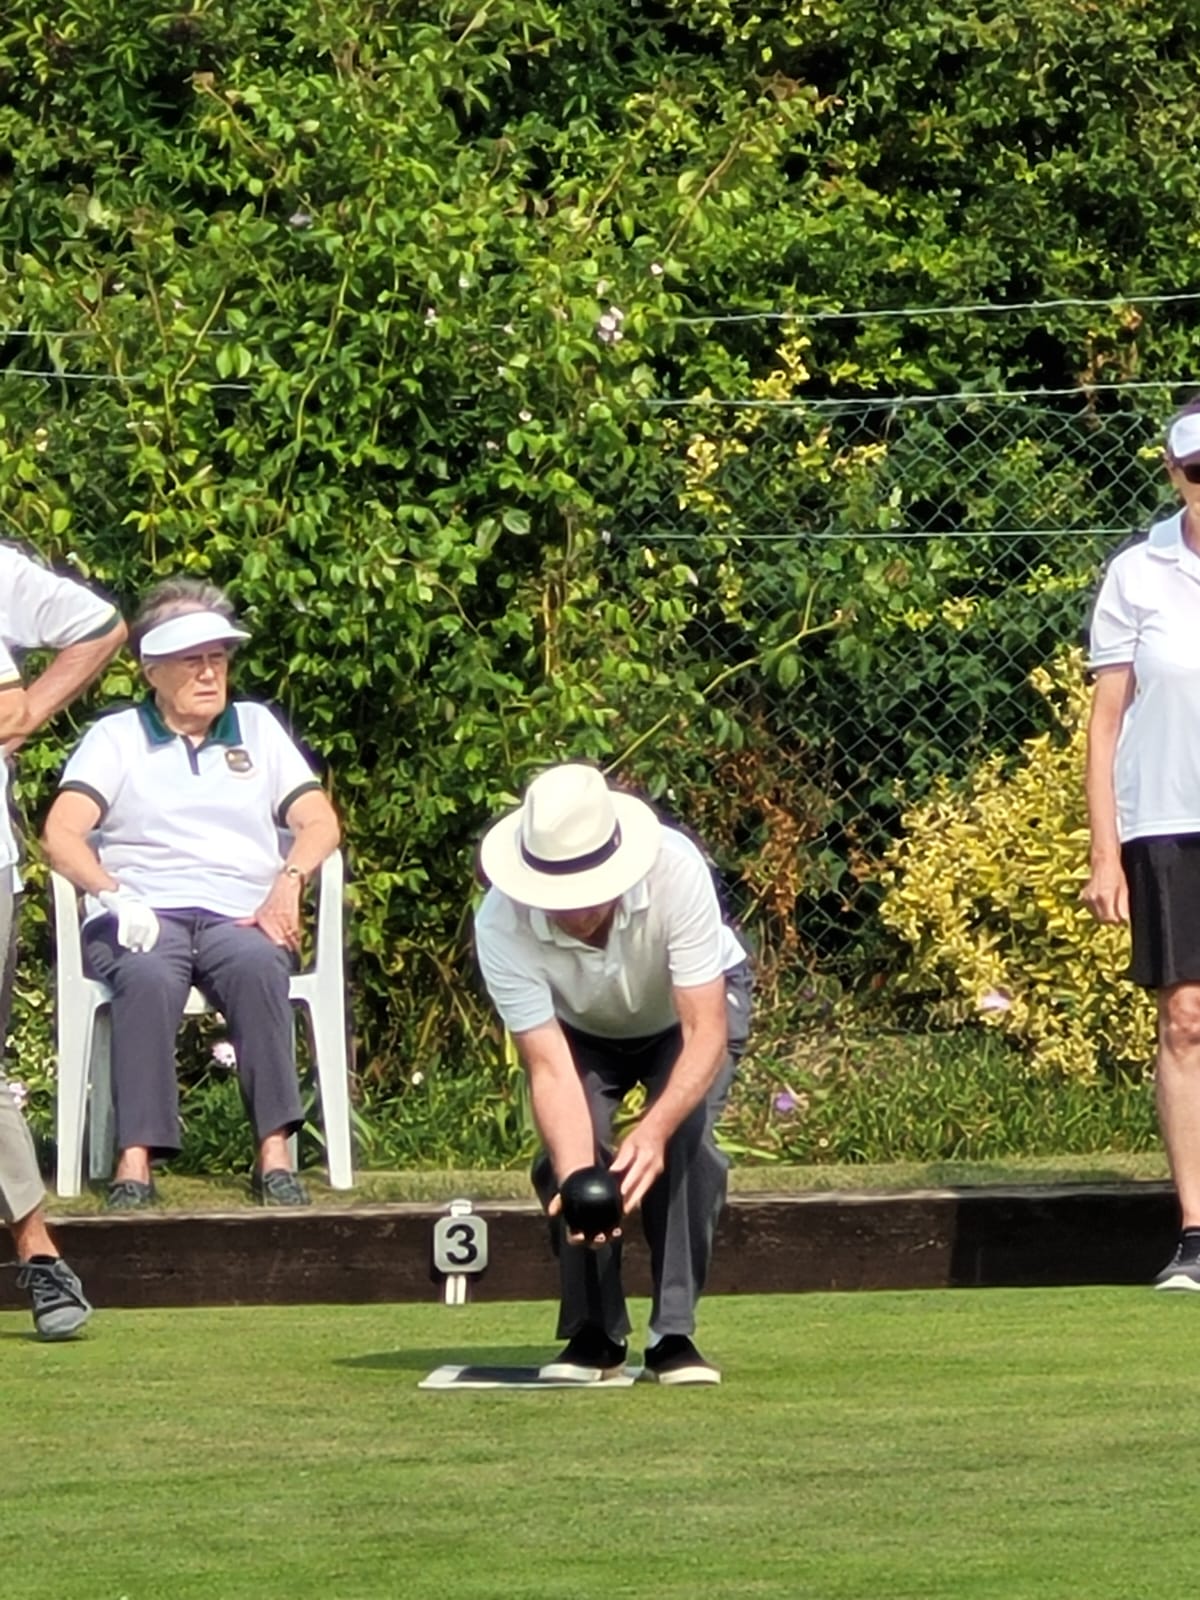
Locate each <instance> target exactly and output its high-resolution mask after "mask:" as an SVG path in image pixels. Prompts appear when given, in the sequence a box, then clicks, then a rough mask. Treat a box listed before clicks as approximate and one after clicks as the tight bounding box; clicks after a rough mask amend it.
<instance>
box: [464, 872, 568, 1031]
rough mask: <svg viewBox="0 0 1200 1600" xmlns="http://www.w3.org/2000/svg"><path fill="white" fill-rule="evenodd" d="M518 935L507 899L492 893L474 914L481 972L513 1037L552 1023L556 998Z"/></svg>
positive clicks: (493, 1002) (493, 1001)
mask: <svg viewBox="0 0 1200 1600" xmlns="http://www.w3.org/2000/svg"><path fill="white" fill-rule="evenodd" d="M516 933H517V930H516V928H515V926H513V925H512V915H511V908H510V907H508V906H507V905H506V903H505V900H504V896H503V895H501V894H500V893H499V891H498V890H496V889H489V890H488V892H487V894H486V896H485V897H484V901H483V904H482V905H481V906H480V908H479V910H478V911H477V912H476V913H475V953H476V955H477V957H478V959H479V970H480V971H481V972H482V973H483V981H484V983H485V984H486V985H487V992H488V994H489V995H490V996H491V998H492V1004H493V1005H494V1006H495V1008H496V1010H497V1012H498V1013H499V1016H500V1020H501V1022H503V1024H504V1026H505V1027H506V1028H507V1029H508V1030H509V1032H510V1033H526V1032H528V1030H529V1029H530V1028H538V1027H541V1025H542V1024H543V1023H544V1022H551V1021H553V1018H554V996H553V994H552V993H551V991H550V984H549V982H548V981H547V979H546V976H545V974H544V973H542V972H539V971H538V970H537V963H536V962H535V961H533V960H531V959H530V957H529V952H528V950H526V949H524V948H523V946H522V942H521V940H520V939H519V938H518V937H516Z"/></svg>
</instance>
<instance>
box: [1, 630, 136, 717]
mask: <svg viewBox="0 0 1200 1600" xmlns="http://www.w3.org/2000/svg"><path fill="white" fill-rule="evenodd" d="M126 631H127V630H126V627H125V624H124V622H122V620H121V618H120V617H118V616H116V615H115V613H114V621H113V625H112V627H111V628H109V629H108V630H107V631H106V632H105V633H102V634H98V635H97V636H96V637H95V638H92V639H81V640H80V641H79V642H78V644H69V645H65V646H64V647H63V649H61V650H60V651H59V652H58V654H57V655H56V656H55V657H54V660H53V661H51V662H50V664H49V666H47V667H46V669H45V671H44V672H41V673H39V674H38V676H37V677H36V678H34V680H33V681H32V683H30V684H29V686H28V687H27V689H26V691H25V693H26V695H27V696H28V699H29V726H28V728H27V729H26V730H25V737H28V735H29V734H31V733H36V731H37V730H38V729H39V728H40V727H42V726H43V725H44V724H45V723H47V722H49V721H50V718H51V717H53V716H55V715H56V714H57V713H58V712H60V711H61V710H62V709H63V707H64V706H68V705H70V703H71V701H72V700H74V699H75V698H76V696H77V695H79V694H81V693H82V692H83V690H84V689H86V688H87V686H88V684H89V683H91V681H92V679H93V678H97V677H99V675H100V673H101V672H103V670H104V668H105V667H106V666H107V665H108V663H109V662H110V661H111V660H112V658H113V657H114V656H115V655H116V653H117V651H118V650H119V649H120V648H121V646H122V645H123V644H124V642H125V637H126Z"/></svg>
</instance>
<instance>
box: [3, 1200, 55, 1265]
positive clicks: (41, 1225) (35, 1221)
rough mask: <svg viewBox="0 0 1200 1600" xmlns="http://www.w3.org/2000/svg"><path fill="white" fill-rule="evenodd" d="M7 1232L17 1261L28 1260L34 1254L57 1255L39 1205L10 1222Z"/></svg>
mask: <svg viewBox="0 0 1200 1600" xmlns="http://www.w3.org/2000/svg"><path fill="white" fill-rule="evenodd" d="M9 1232H10V1233H11V1234H12V1237H13V1244H14V1245H15V1246H16V1250H17V1260H18V1261H30V1260H32V1259H33V1257H34V1256H57V1255H58V1251H57V1250H56V1249H55V1246H54V1240H53V1239H51V1237H50V1234H49V1232H48V1231H47V1228H46V1219H45V1217H44V1216H43V1214H42V1209H41V1207H40V1206H39V1207H37V1209H36V1210H34V1211H31V1212H30V1213H29V1215H28V1216H27V1217H22V1218H21V1220H20V1221H19V1222H12V1223H10V1224H9Z"/></svg>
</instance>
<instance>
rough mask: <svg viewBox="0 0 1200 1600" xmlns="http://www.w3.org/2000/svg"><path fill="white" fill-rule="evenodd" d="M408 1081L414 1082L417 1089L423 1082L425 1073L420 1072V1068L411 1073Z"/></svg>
mask: <svg viewBox="0 0 1200 1600" xmlns="http://www.w3.org/2000/svg"><path fill="white" fill-rule="evenodd" d="M408 1081H409V1082H410V1083H411V1084H415V1085H416V1087H417V1088H418V1089H419V1088H420V1087H421V1085H422V1084H423V1083H424V1082H425V1074H424V1073H423V1072H421V1071H420V1070H418V1071H416V1072H414V1073H413V1075H412V1077H411V1078H410V1079H409V1080H408Z"/></svg>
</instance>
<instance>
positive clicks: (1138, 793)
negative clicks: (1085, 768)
mask: <svg viewBox="0 0 1200 1600" xmlns="http://www.w3.org/2000/svg"><path fill="white" fill-rule="evenodd" d="M1088 665H1089V666H1090V667H1091V668H1093V669H1096V668H1099V667H1112V666H1125V665H1131V666H1132V667H1133V676H1134V684H1135V693H1134V697H1133V700H1132V701H1131V702H1130V705H1129V707H1128V709H1127V711H1126V712H1125V716H1124V718H1123V720H1122V723H1121V732H1120V736H1119V738H1118V740H1117V750H1116V757H1115V762H1114V783H1115V789H1116V799H1117V833H1118V836H1119V837H1120V838H1121V839H1122V840H1127V839H1142V838H1147V837H1150V836H1152V835H1155V834H1180V833H1200V556H1197V554H1196V552H1195V551H1194V550H1192V549H1191V548H1190V546H1189V545H1187V544H1185V543H1184V539H1183V512H1182V511H1179V512H1176V514H1175V515H1174V516H1171V517H1167V518H1165V519H1164V520H1163V521H1161V522H1156V523H1155V524H1154V525H1153V526H1152V527H1151V529H1150V532H1149V535H1148V536H1147V537H1146V538H1145V539H1143V540H1140V541H1139V542H1138V543H1137V544H1134V545H1130V546H1129V548H1128V549H1125V550H1121V551H1120V552H1118V554H1117V555H1115V556H1114V557H1113V559H1112V561H1111V562H1110V563H1109V567H1108V571H1107V572H1106V573H1105V576H1104V581H1103V583H1102V584H1101V586H1100V592H1099V594H1098V595H1097V597H1096V604H1095V607H1094V609H1093V612H1092V623H1091V648H1090V651H1089V654H1088Z"/></svg>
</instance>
